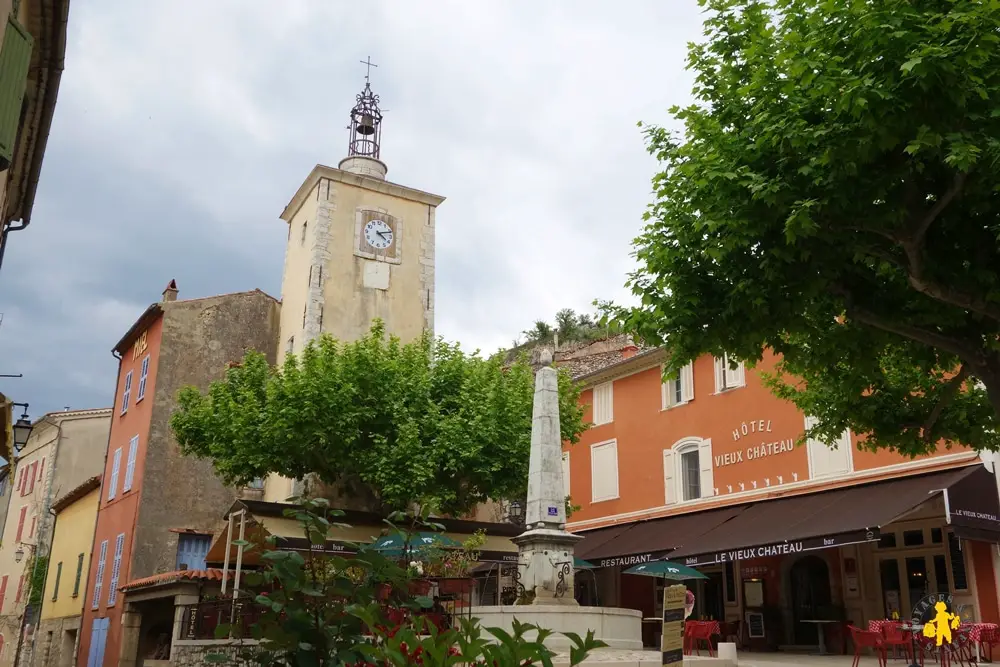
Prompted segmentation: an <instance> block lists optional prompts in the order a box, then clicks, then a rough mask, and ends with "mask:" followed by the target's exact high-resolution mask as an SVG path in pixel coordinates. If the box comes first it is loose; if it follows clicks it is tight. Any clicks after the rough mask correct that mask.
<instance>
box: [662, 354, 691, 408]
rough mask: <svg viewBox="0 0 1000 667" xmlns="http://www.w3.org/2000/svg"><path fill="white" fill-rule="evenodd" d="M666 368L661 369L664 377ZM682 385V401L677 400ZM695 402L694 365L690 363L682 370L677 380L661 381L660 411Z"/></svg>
mask: <svg viewBox="0 0 1000 667" xmlns="http://www.w3.org/2000/svg"><path fill="white" fill-rule="evenodd" d="M663 372H664V368H663V367H662V366H661V367H660V375H661V377H662V375H663ZM678 382H679V383H680V390H681V400H679V401H678V400H677V396H676V393H677V385H676V383H678ZM693 400H694V364H693V363H690V364H687V365H685V366H684V367H683V368H681V370H680V372H679V373H678V374H677V377H676V378H670V379H669V380H665V381H663V380H661V382H660V409H661V410H669V409H670V408H677V407H680V406H682V405H687V404H688V403H690V402H691V401H693Z"/></svg>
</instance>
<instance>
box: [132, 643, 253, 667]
mask: <svg viewBox="0 0 1000 667" xmlns="http://www.w3.org/2000/svg"><path fill="white" fill-rule="evenodd" d="M254 646H256V642H254V641H252V640H244V641H236V640H232V641H228V640H210V639H209V640H198V641H177V640H175V641H174V644H173V646H171V648H170V664H171V665H172V666H173V667H196V666H197V667H202V666H203V665H206V664H211V663H207V662H206V661H205V656H208V655H213V654H215V655H218V654H223V655H227V656H229V657H230V658H237V657H239V656H240V655H242V654H243V653H244V652H245V651H248V650H253V647H254ZM237 664H238V663H237ZM146 665H149V662H148V661H147V662H146Z"/></svg>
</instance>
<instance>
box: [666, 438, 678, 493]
mask: <svg viewBox="0 0 1000 667" xmlns="http://www.w3.org/2000/svg"><path fill="white" fill-rule="evenodd" d="M676 501H677V493H676V491H674V450H672V449H664V450H663V502H664V504H667V505H672V504H673V503H675V502H676Z"/></svg>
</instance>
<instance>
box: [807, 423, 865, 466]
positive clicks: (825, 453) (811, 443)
mask: <svg viewBox="0 0 1000 667" xmlns="http://www.w3.org/2000/svg"><path fill="white" fill-rule="evenodd" d="M815 425H816V418H815V417H808V416H807V417H806V419H805V428H806V430H807V431H808V430H809V429H811V428H812V427H813V426H815ZM853 448H854V445H853V443H852V442H851V431H850V429H847V430H845V431H844V432H843V433H842V434H841V436H840V438H838V439H837V441H836V442H833V443H825V442H822V441H820V440H817V439H815V438H808V439H807V440H806V452H807V454H808V456H809V478H810V479H819V478H822V477H838V476H842V475H848V474H850V473H851V472H853V471H854V454H853Z"/></svg>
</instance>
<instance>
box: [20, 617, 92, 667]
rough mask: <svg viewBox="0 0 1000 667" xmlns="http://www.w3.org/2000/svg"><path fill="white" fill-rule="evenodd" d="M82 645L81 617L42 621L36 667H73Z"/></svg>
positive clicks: (36, 639) (39, 627)
mask: <svg viewBox="0 0 1000 667" xmlns="http://www.w3.org/2000/svg"><path fill="white" fill-rule="evenodd" d="M79 645H80V617H79V616H66V617H65V618H52V619H49V620H46V621H42V622H41V624H40V625H39V626H38V632H37V634H36V637H35V649H34V660H33V662H32V663H31V664H33V665H34V666H35V667H71V665H75V664H76V652H77V647H79Z"/></svg>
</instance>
